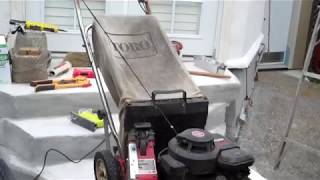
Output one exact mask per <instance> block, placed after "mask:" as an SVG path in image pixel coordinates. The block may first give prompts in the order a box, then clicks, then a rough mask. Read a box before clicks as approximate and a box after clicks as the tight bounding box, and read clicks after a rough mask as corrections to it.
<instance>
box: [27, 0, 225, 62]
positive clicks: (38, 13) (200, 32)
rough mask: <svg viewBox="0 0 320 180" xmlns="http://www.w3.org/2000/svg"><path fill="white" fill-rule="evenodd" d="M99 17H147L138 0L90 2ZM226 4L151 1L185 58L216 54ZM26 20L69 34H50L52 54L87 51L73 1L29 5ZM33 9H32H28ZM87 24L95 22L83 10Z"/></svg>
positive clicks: (53, 0) (202, 0) (50, 0)
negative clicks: (220, 15)
mask: <svg viewBox="0 0 320 180" xmlns="http://www.w3.org/2000/svg"><path fill="white" fill-rule="evenodd" d="M86 2H88V5H89V7H90V8H91V9H93V12H94V13H95V14H103V13H105V14H121V15H136V14H143V11H142V10H141V9H140V7H139V5H138V3H137V0H117V1H116V0H113V1H109V0H94V1H92V0H86ZM222 3H223V2H222V1H218V0H217V1H205V0H170V1H169V0H168V1H164V0H151V10H152V12H153V15H154V16H156V17H157V18H158V19H159V22H160V24H161V27H162V28H163V30H165V31H166V32H167V33H168V36H169V38H170V39H171V40H177V41H180V42H182V43H183V46H184V49H183V54H185V55H208V56H212V55H213V54H214V52H215V44H216V43H215V42H216V40H217V39H216V34H218V33H217V31H216V29H218V25H219V23H218V22H219V21H218V20H219V10H220V9H221V7H220V6H221V4H222ZM26 6H27V8H26V9H27V12H26V17H27V19H30V20H38V21H44V22H48V23H55V24H57V25H59V26H61V27H62V28H65V29H68V30H69V32H66V33H59V34H51V33H49V34H48V41H49V48H50V50H52V51H83V48H82V47H81V45H82V42H81V37H80V33H79V30H78V27H77V21H76V18H75V12H74V8H73V0H41V1H36V2H35V1H27V4H26ZM28 7H30V8H28ZM82 10H83V15H84V17H85V22H90V21H91V20H92V19H91V18H90V15H89V13H88V11H85V9H84V7H83V9H82ZM66 42H68V43H66Z"/></svg>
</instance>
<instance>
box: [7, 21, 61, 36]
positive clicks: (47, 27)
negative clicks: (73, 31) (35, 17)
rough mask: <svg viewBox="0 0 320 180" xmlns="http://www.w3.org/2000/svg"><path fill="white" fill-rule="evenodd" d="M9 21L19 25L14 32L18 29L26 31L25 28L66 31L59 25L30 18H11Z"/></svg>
mask: <svg viewBox="0 0 320 180" xmlns="http://www.w3.org/2000/svg"><path fill="white" fill-rule="evenodd" d="M9 23H10V24H11V25H16V26H17V29H16V30H15V31H13V32H12V33H13V34H14V33H16V32H17V31H24V29H29V30H35V31H47V32H59V31H66V30H63V29H59V27H58V26H56V25H54V24H50V23H42V22H34V21H29V20H27V21H21V20H15V19H11V20H10V22H9ZM23 28H24V29H23Z"/></svg>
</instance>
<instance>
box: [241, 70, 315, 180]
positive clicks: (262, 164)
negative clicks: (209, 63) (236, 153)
mask: <svg viewBox="0 0 320 180" xmlns="http://www.w3.org/2000/svg"><path fill="white" fill-rule="evenodd" d="M292 74H293V75H292ZM294 74H296V73H288V71H264V72H259V81H258V82H257V84H256V89H255V93H254V98H253V103H254V104H253V108H252V112H251V113H252V114H251V119H250V121H249V122H248V123H247V124H246V125H245V126H244V128H243V130H242V134H241V137H240V145H241V147H242V148H244V149H246V150H248V151H250V152H252V153H253V155H254V156H255V158H256V162H255V167H256V169H257V172H259V173H260V174H261V175H263V176H264V177H265V178H267V179H268V180H319V178H320V130H319V129H320V111H319V110H320V84H314V83H309V82H305V83H304V90H303V92H302V97H301V98H300V99H299V103H298V108H297V111H296V116H295V120H294V123H293V127H292V129H291V133H290V136H289V138H290V143H289V144H288V146H287V153H286V156H285V158H284V160H283V161H282V164H281V166H280V169H279V170H277V171H274V170H273V166H274V163H275V158H276V157H277V154H278V151H279V145H280V140H281V136H282V135H283V134H284V132H285V129H286V127H287V122H288V116H289V112H290V108H291V106H292V103H293V98H294V94H295V90H296V85H297V82H298V79H297V77H295V76H294Z"/></svg>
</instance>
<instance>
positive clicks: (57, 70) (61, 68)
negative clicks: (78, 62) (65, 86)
mask: <svg viewBox="0 0 320 180" xmlns="http://www.w3.org/2000/svg"><path fill="white" fill-rule="evenodd" d="M71 67H72V65H71V63H70V62H69V61H63V62H62V63H61V64H59V65H57V66H55V67H53V68H52V69H50V70H49V75H50V76H59V75H61V74H63V73H66V72H68V71H69V69H71Z"/></svg>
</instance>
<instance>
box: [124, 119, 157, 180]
mask: <svg viewBox="0 0 320 180" xmlns="http://www.w3.org/2000/svg"><path fill="white" fill-rule="evenodd" d="M154 135H155V133H154V132H153V130H152V129H151V124H150V123H135V124H134V129H133V130H131V131H130V132H129V135H128V166H127V167H128V170H129V172H128V177H129V179H130V180H131V179H132V180H133V179H134V180H158V175H157V168H156V157H155V153H154V152H155V151H154Z"/></svg>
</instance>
